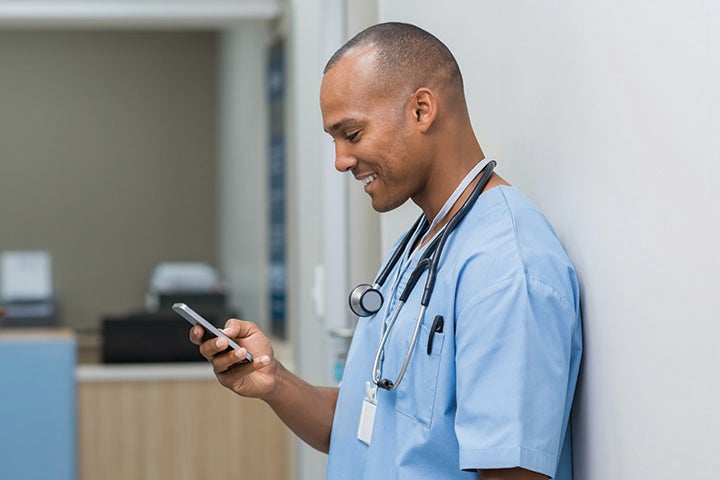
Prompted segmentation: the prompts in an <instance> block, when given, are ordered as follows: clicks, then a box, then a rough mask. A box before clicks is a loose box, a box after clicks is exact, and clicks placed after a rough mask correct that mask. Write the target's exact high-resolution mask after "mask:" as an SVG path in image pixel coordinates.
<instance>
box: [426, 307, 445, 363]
mask: <svg viewBox="0 0 720 480" xmlns="http://www.w3.org/2000/svg"><path fill="white" fill-rule="evenodd" d="M444 325H445V320H443V316H442V315H435V320H433V323H432V327H430V336H428V342H427V354H428V355H430V354H431V353H432V346H433V340H434V339H435V334H436V333H442V331H443V326H444Z"/></svg>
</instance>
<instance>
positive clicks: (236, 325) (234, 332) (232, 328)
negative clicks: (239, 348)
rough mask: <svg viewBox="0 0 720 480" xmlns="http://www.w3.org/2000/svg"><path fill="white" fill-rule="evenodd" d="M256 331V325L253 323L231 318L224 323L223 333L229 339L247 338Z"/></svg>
mask: <svg viewBox="0 0 720 480" xmlns="http://www.w3.org/2000/svg"><path fill="white" fill-rule="evenodd" d="M257 331H258V328H257V325H255V324H254V323H253V322H246V321H244V320H238V319H237V318H231V319H230V320H228V321H227V322H225V328H224V329H223V333H224V334H225V335H227V336H228V337H231V338H247V337H249V336H251V335H252V334H254V333H256V332H257Z"/></svg>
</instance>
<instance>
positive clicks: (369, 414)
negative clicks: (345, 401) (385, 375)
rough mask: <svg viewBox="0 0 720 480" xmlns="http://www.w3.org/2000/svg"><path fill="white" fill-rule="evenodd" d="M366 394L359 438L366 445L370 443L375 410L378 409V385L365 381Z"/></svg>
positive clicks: (359, 426)
mask: <svg viewBox="0 0 720 480" xmlns="http://www.w3.org/2000/svg"><path fill="white" fill-rule="evenodd" d="M365 391H366V395H365V398H364V399H363V403H362V409H361V410H360V421H359V422H358V431H357V439H358V440H360V441H361V442H363V443H364V444H365V445H370V440H371V439H372V432H373V426H374V425H375V410H376V409H377V387H376V386H375V385H372V386H371V383H370V382H365Z"/></svg>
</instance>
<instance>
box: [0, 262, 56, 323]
mask: <svg viewBox="0 0 720 480" xmlns="http://www.w3.org/2000/svg"><path fill="white" fill-rule="evenodd" d="M0 302H2V304H3V306H4V309H5V315H4V317H0V318H1V319H0V322H2V323H1V324H2V325H3V326H23V327H24V326H37V325H42V326H47V325H53V324H55V323H57V315H56V306H55V299H54V295H53V286H52V258H51V256H50V253H49V252H46V251H7V252H3V253H2V254H0Z"/></svg>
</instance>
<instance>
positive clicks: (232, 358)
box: [211, 348, 251, 374]
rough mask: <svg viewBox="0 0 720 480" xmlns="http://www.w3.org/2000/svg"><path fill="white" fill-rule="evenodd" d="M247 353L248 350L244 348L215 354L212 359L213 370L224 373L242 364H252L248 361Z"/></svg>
mask: <svg viewBox="0 0 720 480" xmlns="http://www.w3.org/2000/svg"><path fill="white" fill-rule="evenodd" d="M247 355H248V352H247V350H245V349H244V348H239V349H237V350H232V351H230V352H227V353H220V354H218V355H215V356H214V357H213V358H212V360H211V361H212V365H213V371H214V372H215V373H216V374H222V373H225V372H227V371H228V370H230V369H235V368H236V367H239V366H241V365H245V364H247V365H251V363H248V362H247Z"/></svg>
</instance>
